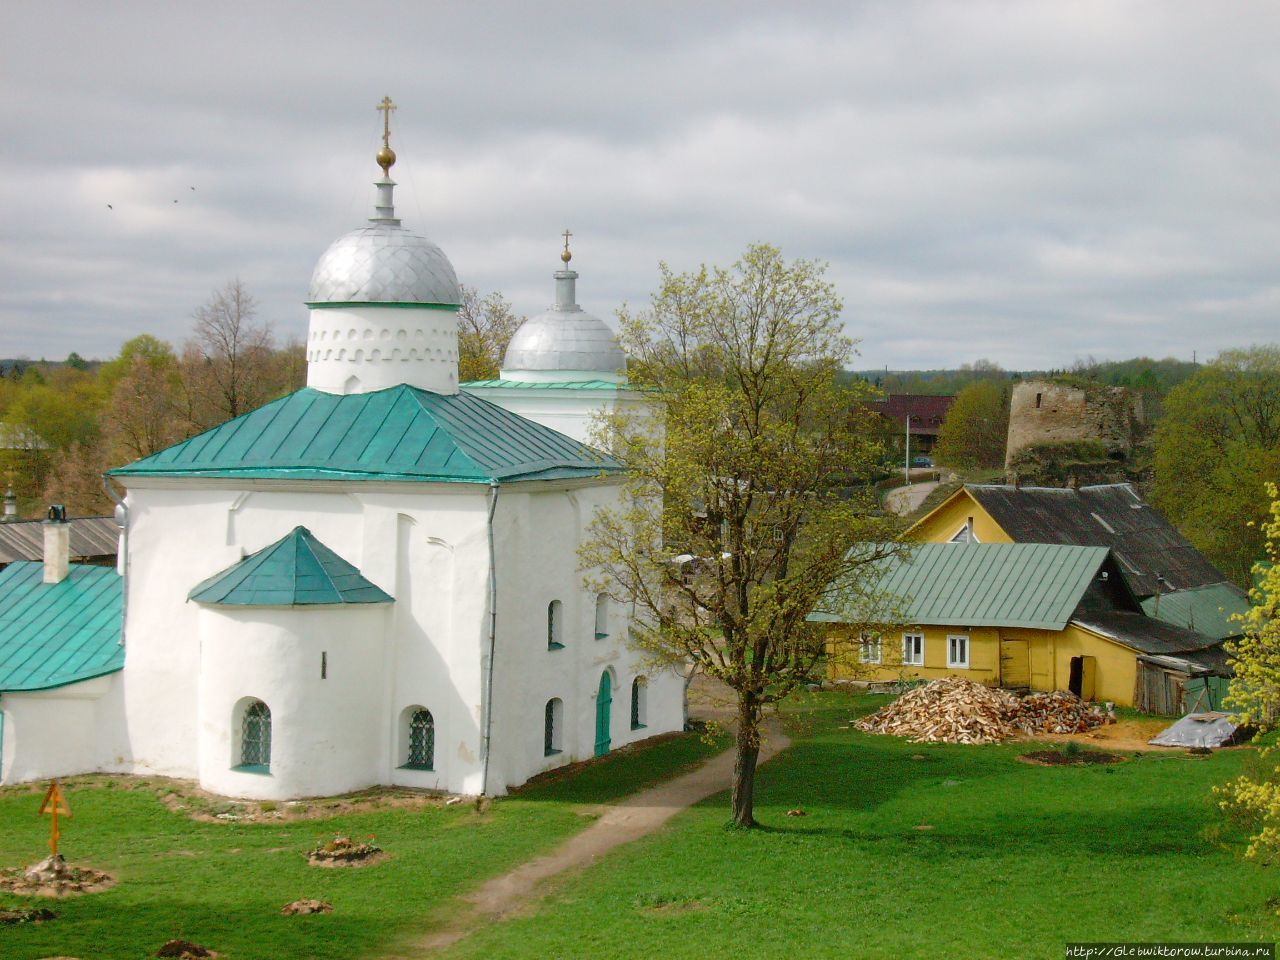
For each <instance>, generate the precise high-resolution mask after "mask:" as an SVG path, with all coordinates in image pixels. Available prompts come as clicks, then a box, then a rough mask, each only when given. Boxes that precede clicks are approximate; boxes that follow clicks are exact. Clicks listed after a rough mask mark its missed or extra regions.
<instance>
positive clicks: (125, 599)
mask: <svg viewBox="0 0 1280 960" xmlns="http://www.w3.org/2000/svg"><path fill="white" fill-rule="evenodd" d="M102 489H103V490H106V491H107V496H108V497H110V498H111V499H112V501H114V502H115V505H116V509H115V518H116V525H117V526H118V527H119V528H120V539H119V540H118V541H117V543H118V546H117V548H116V552H117V554H118V556H117V557H116V573H118V574H120V576H121V577H122V578H123V582H122V583H121V584H120V646H122V647H123V646H124V625H125V624H126V623H128V622H129V505H128V504H127V503H125V502H124V499H123V498H122V497H121V496H120V494H118V493H116V488H115V487H113V486H111V481H110V480H108V479H107V475H106V474H105V473H104V474H103V475H102Z"/></svg>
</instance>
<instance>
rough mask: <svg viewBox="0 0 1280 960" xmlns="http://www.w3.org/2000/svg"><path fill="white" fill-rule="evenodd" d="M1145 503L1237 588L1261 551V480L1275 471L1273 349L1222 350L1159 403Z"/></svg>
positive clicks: (1277, 429) (1279, 414)
mask: <svg viewBox="0 0 1280 960" xmlns="http://www.w3.org/2000/svg"><path fill="white" fill-rule="evenodd" d="M1154 466H1155V486H1154V490H1153V496H1152V501H1153V503H1154V504H1155V506H1156V507H1157V508H1158V509H1160V510H1161V511H1162V512H1163V513H1164V514H1165V515H1166V516H1167V517H1168V518H1169V519H1170V520H1171V521H1173V523H1174V524H1175V525H1176V526H1177V527H1178V528H1179V529H1180V530H1181V531H1182V532H1183V534H1184V535H1185V536H1186V537H1187V539H1189V540H1190V541H1191V542H1192V543H1193V544H1194V545H1195V546H1196V547H1197V548H1198V549H1199V550H1200V551H1201V552H1203V553H1204V554H1205V555H1206V556H1207V557H1208V558H1209V559H1210V560H1211V561H1212V562H1213V563H1214V564H1216V565H1217V566H1218V567H1219V568H1220V569H1221V570H1223V572H1224V573H1226V574H1227V575H1228V576H1229V577H1230V578H1231V579H1233V580H1235V581H1236V582H1237V583H1239V584H1241V585H1242V586H1243V585H1245V584H1247V583H1248V581H1249V571H1250V569H1251V568H1252V566H1253V563H1254V561H1255V560H1257V559H1258V557H1259V556H1260V555H1261V551H1262V536H1261V527H1262V524H1263V523H1264V522H1265V520H1266V517H1267V508H1268V504H1267V498H1266V495H1265V492H1264V490H1263V487H1262V481H1264V480H1266V479H1269V478H1273V477H1276V476H1280V346H1276V345H1270V346H1261V347H1252V348H1250V349H1247V350H1229V351H1226V352H1224V353H1222V354H1221V355H1220V356H1218V357H1217V359H1215V360H1214V361H1213V362H1212V363H1209V364H1207V365H1206V366H1205V367H1203V368H1202V369H1201V370H1200V371H1199V372H1197V373H1196V374H1195V375H1194V376H1193V377H1191V378H1190V379H1189V380H1187V381H1186V382H1185V383H1182V384H1180V385H1179V386H1177V387H1175V388H1174V389H1173V390H1171V391H1170V392H1169V394H1168V396H1167V397H1165V401H1164V416H1163V417H1162V418H1161V419H1160V422H1159V423H1158V424H1157V425H1156V431H1155V455H1154Z"/></svg>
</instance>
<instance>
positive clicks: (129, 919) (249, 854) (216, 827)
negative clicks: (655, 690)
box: [0, 736, 718, 960]
mask: <svg viewBox="0 0 1280 960" xmlns="http://www.w3.org/2000/svg"><path fill="white" fill-rule="evenodd" d="M716 749H718V747H715V748H713V747H712V746H709V745H707V744H704V743H702V742H701V741H700V740H699V739H698V738H697V737H696V736H682V737H678V738H674V739H668V740H664V741H661V742H659V743H657V744H655V745H652V746H648V747H644V748H640V749H633V750H624V751H620V752H618V753H615V754H613V755H611V756H610V757H608V758H607V759H606V760H604V761H602V762H598V763H593V764H589V765H587V766H585V767H584V768H582V769H580V770H578V771H577V772H576V774H575V775H574V776H571V777H565V778H562V779H557V780H554V781H551V782H541V783H535V784H532V785H530V786H529V787H528V788H527V789H525V790H523V791H521V792H520V793H519V794H518V795H516V796H514V797H512V798H509V799H506V800H502V801H500V802H496V803H494V804H492V805H491V806H490V807H489V808H488V810H486V811H485V812H484V813H482V814H477V813H476V812H475V810H474V808H473V807H472V806H471V805H470V804H462V805H458V806H455V807H431V808H427V809H415V810H405V809H381V810H369V811H366V812H361V813H355V814H345V815H341V816H336V817H333V818H329V819H323V820H294V821H284V822H276V823H271V822H267V823H256V824H249V823H246V824H236V823H201V822H195V821H192V820H191V819H189V818H188V817H186V816H185V815H182V814H177V813H172V812H170V811H169V810H168V809H167V808H166V807H165V806H163V805H162V804H161V803H160V802H159V800H158V799H157V797H156V792H157V791H156V789H155V788H154V785H155V784H159V785H160V786H161V787H162V789H163V782H162V781H153V782H152V784H153V786H151V787H148V786H147V785H146V783H145V782H143V783H140V782H139V781H133V780H131V779H130V778H126V777H120V778H116V779H115V780H114V781H110V780H108V778H103V777H96V778H90V779H88V780H85V779H81V780H76V779H72V780H70V781H68V784H67V786H68V796H69V799H70V802H71V805H72V809H73V813H74V816H73V818H72V819H71V820H70V821H69V822H66V823H64V832H63V839H62V849H63V852H64V853H65V854H66V856H67V859H68V861H69V862H72V863H84V864H87V865H91V866H94V867H98V868H100V869H105V870H107V871H109V872H111V873H113V874H115V875H116V876H117V877H118V878H119V881H120V882H119V883H118V885H117V886H115V887H114V888H112V889H110V890H107V891H104V892H102V893H96V894H91V895H86V896H81V897H75V898H67V899H64V900H60V901H50V900H45V899H42V898H27V897H17V896H12V895H7V894H3V893H0V909H4V908H14V907H30V906H50V907H52V908H53V909H54V910H55V911H56V912H57V914H58V919H57V920H54V921H52V922H50V923H45V924H40V925H38V926H36V925H22V926H17V927H14V926H2V927H0V957H3V958H4V960H35V958H39V957H47V956H51V955H59V956H61V955H69V956H73V957H80V958H82V960H116V958H120V960H124V958H142V957H154V956H155V952H156V950H157V948H159V946H160V945H161V944H162V943H164V942H165V941H166V940H168V939H170V938H173V937H180V938H182V939H186V940H192V941H195V942H196V943H199V944H202V945H204V946H206V947H209V948H211V949H214V950H217V951H219V952H220V953H221V954H222V955H223V956H225V957H227V958H228V960H295V958H297V960H301V958H317V960H322V958H323V960H329V958H332V960H352V958H357V957H363V956H368V955H374V954H376V953H378V952H379V951H380V950H382V949H386V948H388V947H389V945H391V944H394V943H395V942H396V941H397V940H398V939H399V938H403V937H410V936H413V935H414V934H415V933H417V932H419V931H425V930H430V929H433V928H434V927H435V926H436V925H438V924H440V923H441V922H443V920H445V919H446V918H447V917H448V916H449V914H450V911H451V910H452V909H453V906H452V903H451V901H452V899H453V898H454V897H455V896H456V895H457V894H459V893H463V892H465V891H467V890H469V889H471V888H473V887H475V886H477V885H478V884H479V883H480V882H481V881H482V880H484V879H486V878H487V877H490V876H492V875H494V874H497V873H501V872H502V871H504V870H506V869H509V868H511V867H513V866H515V865H516V864H518V863H520V862H522V861H524V860H525V859H527V858H529V857H531V856H534V855H536V854H538V853H540V852H542V851H544V850H546V849H548V848H549V847H551V846H553V845H554V844H555V843H556V842H557V841H559V840H562V839H564V838H565V837H567V836H569V835H571V834H573V833H574V832H576V831H578V830H580V829H582V827H584V826H585V825H586V824H587V822H588V820H587V819H585V818H584V814H585V813H589V811H590V807H589V806H584V804H585V805H591V804H598V803H601V802H607V801H609V800H613V799H617V798H619V797H622V796H625V795H626V794H628V793H631V792H633V791H635V790H637V789H640V788H641V787H643V786H645V785H648V784H651V783H654V782H657V781H658V780H660V779H663V778H665V777H666V776H669V775H670V774H672V773H674V772H678V771H679V770H680V769H683V768H684V767H687V766H688V765H690V764H692V763H694V762H696V761H698V760H700V759H702V758H704V757H706V756H708V755H710V754H711V753H714V752H715V750H716ZM107 783H114V784H115V786H107V785H106V784H107ZM89 784H96V785H94V786H90V785H89ZM41 790H43V785H39V787H36V786H33V787H31V788H27V787H9V788H4V789H0V867H15V866H22V865H25V864H29V863H32V862H34V861H36V860H38V859H40V858H41V857H43V856H44V855H45V854H46V853H47V852H48V851H47V849H46V848H45V843H46V841H47V838H48V829H49V824H48V819H47V818H41V817H37V816H36V809H37V807H38V804H39V800H40V792H39V791H41ZM336 833H344V834H348V835H350V836H352V837H355V838H357V839H364V838H366V837H367V836H369V835H373V836H374V837H376V842H377V844H378V845H379V846H381V847H383V848H384V849H385V850H387V851H388V852H389V853H391V854H392V859H390V860H388V861H385V862H383V863H381V864H377V865H374V866H370V867H365V868H361V869H329V870H325V869H317V868H315V867H311V866H308V865H307V864H306V862H305V860H304V857H303V855H304V854H305V852H306V851H307V850H308V849H310V848H311V847H313V846H314V845H315V844H316V842H317V841H319V840H325V839H332V837H333V836H334V834H336ZM304 897H314V898H318V899H322V900H328V901H330V902H331V903H332V904H333V905H334V912H333V913H330V914H321V915H315V916H303V917H282V916H280V908H281V907H282V906H284V904H286V903H288V902H290V901H292V900H296V899H300V898H304Z"/></svg>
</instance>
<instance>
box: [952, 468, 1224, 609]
mask: <svg viewBox="0 0 1280 960" xmlns="http://www.w3.org/2000/svg"><path fill="white" fill-rule="evenodd" d="M965 490H966V491H967V492H968V493H969V494H970V495H971V496H972V497H973V498H974V499H975V500H977V501H978V503H979V504H981V505H982V508H983V509H984V510H986V511H987V513H988V514H990V515H991V519H993V520H994V521H995V522H996V523H997V524H998V525H999V526H1000V528H1001V529H1002V530H1004V532H1005V533H1007V534H1008V535H1009V536H1010V537H1011V538H1012V539H1013V540H1015V541H1016V542H1018V543H1069V544H1087V545H1094V546H1106V547H1110V548H1111V549H1112V551H1113V552H1114V554H1115V557H1116V560H1117V561H1119V564H1120V570H1121V572H1122V573H1123V575H1124V577H1125V580H1126V581H1127V582H1128V584H1129V587H1130V589H1131V590H1132V591H1133V592H1134V594H1135V595H1136V596H1138V597H1148V596H1151V595H1152V594H1155V593H1157V592H1158V591H1159V589H1164V590H1170V589H1172V590H1185V589H1187V588H1189V587H1202V586H1205V585H1207V584H1211V583H1221V582H1222V581H1223V580H1225V579H1226V578H1225V577H1224V576H1223V575H1222V574H1221V573H1220V572H1219V571H1218V570H1215V569H1214V567H1213V565H1212V564H1210V563H1209V561H1208V560H1206V559H1205V558H1204V557H1203V556H1201V554H1200V552H1199V551H1198V550H1196V548H1195V547H1193V546H1192V545H1191V544H1190V543H1189V542H1188V541H1187V539H1186V538H1185V537H1183V536H1182V534H1180V533H1178V531H1177V530H1175V529H1174V528H1173V526H1172V525H1171V524H1170V523H1169V521H1168V520H1166V519H1165V518H1164V517H1162V516H1160V514H1159V513H1157V512H1156V511H1155V510H1154V509H1152V507H1151V506H1150V505H1149V504H1148V503H1146V501H1144V500H1143V499H1142V498H1141V497H1140V496H1138V494H1137V492H1136V491H1135V490H1134V489H1133V487H1132V485H1130V484H1127V483H1110V484H1102V485H1099V486H1090V487H1080V488H1079V489H1078V490H1072V489H1068V488H1059V487H1011V486H995V485H988V484H969V485H967V486H966V487H965ZM1157 575H1159V576H1160V577H1163V578H1164V580H1165V581H1166V585H1165V586H1164V587H1163V588H1160V587H1159V585H1158V584H1157V582H1156V576H1157Z"/></svg>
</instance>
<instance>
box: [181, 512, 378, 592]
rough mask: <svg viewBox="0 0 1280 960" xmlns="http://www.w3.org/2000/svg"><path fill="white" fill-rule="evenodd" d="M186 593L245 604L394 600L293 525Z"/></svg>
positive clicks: (304, 529) (307, 533)
mask: <svg viewBox="0 0 1280 960" xmlns="http://www.w3.org/2000/svg"><path fill="white" fill-rule="evenodd" d="M187 599H188V600H197V601H199V602H200V603H214V604H219V605H223V606H241V607H305V606H313V605H319V604H335V603H390V602H391V601H392V597H391V595H390V594H388V593H387V592H386V591H384V590H383V589H382V588H381V587H378V586H376V585H375V584H372V583H370V582H369V581H368V580H366V579H365V578H364V577H362V576H361V575H360V571H359V570H357V569H356V568H355V567H354V566H352V565H351V564H349V563H347V561H345V560H343V559H342V558H341V557H340V556H338V555H337V554H336V553H334V552H333V551H332V550H330V549H329V548H328V547H326V546H325V545H324V544H323V543H321V542H320V541H319V540H317V539H316V537H315V534H313V533H312V532H311V531H310V530H308V529H307V528H306V527H294V528H293V529H292V530H291V531H289V533H287V534H285V536H283V537H281V538H280V539H279V540H277V541H276V542H275V543H272V544H270V545H268V546H265V547H263V548H262V549H261V550H258V551H257V552H256V553H251V554H249V556H247V557H245V558H244V559H243V560H240V561H238V562H237V563H234V564H232V565H231V566H229V567H227V569H225V570H223V571H222V572H221V573H217V574H214V575H213V576H212V577H210V578H209V579H208V580H205V581H204V582H203V583H201V584H198V585H197V586H196V587H195V588H194V589H193V590H192V591H191V593H190V594H188V595H187Z"/></svg>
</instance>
